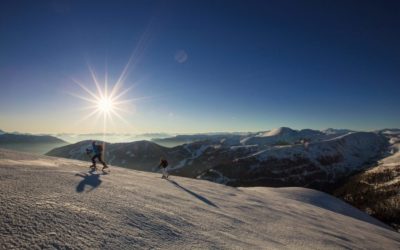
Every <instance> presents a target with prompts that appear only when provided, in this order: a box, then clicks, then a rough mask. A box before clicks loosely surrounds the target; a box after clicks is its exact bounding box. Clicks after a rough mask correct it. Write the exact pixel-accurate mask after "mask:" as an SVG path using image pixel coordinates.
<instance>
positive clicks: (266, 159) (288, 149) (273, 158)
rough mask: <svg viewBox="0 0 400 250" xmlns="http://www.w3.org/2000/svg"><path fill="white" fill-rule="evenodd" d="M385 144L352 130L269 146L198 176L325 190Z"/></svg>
mask: <svg viewBox="0 0 400 250" xmlns="http://www.w3.org/2000/svg"><path fill="white" fill-rule="evenodd" d="M387 144H388V143H387V139H386V138H385V137H383V136H381V135H379V134H376V133H369V132H355V133H350V134H346V135H343V136H340V137H337V138H335V139H331V140H326V141H320V142H313V143H310V144H308V145H289V146H281V147H272V148H269V149H264V150H260V151H258V152H256V153H254V154H251V155H249V156H246V157H241V158H238V159H236V160H234V161H233V162H227V163H224V164H220V165H218V166H215V167H213V168H210V169H208V170H207V171H205V172H204V173H202V174H201V175H200V176H199V178H202V179H206V180H211V181H216V182H220V183H224V184H227V185H233V186H305V187H312V188H316V189H319V190H329V189H330V188H332V187H334V186H335V185H336V184H337V183H338V182H339V181H341V180H343V179H344V178H346V177H348V176H350V175H351V174H353V173H355V172H357V171H360V170H362V169H363V168H365V167H367V166H368V165H369V164H371V163H372V162H373V161H376V160H377V159H379V158H380V157H381V156H382V154H383V152H384V151H385V149H386V147H387Z"/></svg>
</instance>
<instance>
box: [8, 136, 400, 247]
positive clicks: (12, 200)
mask: <svg viewBox="0 0 400 250" xmlns="http://www.w3.org/2000/svg"><path fill="white" fill-rule="evenodd" d="M81 146H83V145H81ZM137 146H138V147H146V148H148V149H150V148H152V147H153V146H154V145H152V144H148V143H142V144H137ZM131 147H132V146H131ZM196 148H197V150H195V149H194V148H193V149H189V150H195V151H193V152H198V153H200V151H199V150H200V148H201V146H200V148H198V147H197V146H196ZM201 150H204V148H202V149H201ZM132 153H133V152H132ZM204 153H205V151H204V152H203V154H204ZM193 156H197V155H191V157H193ZM0 178H1V181H0V190H1V192H0V200H1V206H0V217H1V220H0V236H1V237H0V246H1V247H0V248H4V249H36V248H37V249H50V248H51V249H53V248H55V249H193V248H194V249H282V248H284V249H344V248H345V249H399V248H400V235H399V234H398V233H397V232H395V231H393V230H391V229H390V228H389V227H388V226H386V225H385V224H383V223H381V222H379V221H377V220H376V219H374V218H372V217H370V216H368V215H367V214H366V213H363V212H361V211H359V210H357V209H355V208H353V207H351V206H350V205H348V204H346V203H344V202H343V201H341V200H339V199H336V198H334V197H332V196H330V195H328V194H324V193H322V192H318V191H315V190H310V189H305V188H263V187H253V188H233V187H228V186H224V185H219V184H217V183H212V182H208V181H202V180H195V179H188V178H182V177H176V176H173V177H172V179H170V180H163V179H161V178H160V175H159V174H154V173H149V172H140V171H131V170H128V169H123V168H119V167H114V166H111V174H107V175H103V174H99V173H96V172H93V173H88V172H87V163H86V162H81V161H76V160H69V159H62V158H55V157H44V156H38V155H31V154H25V153H19V152H11V151H6V150H0Z"/></svg>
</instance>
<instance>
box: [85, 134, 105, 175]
mask: <svg viewBox="0 0 400 250" xmlns="http://www.w3.org/2000/svg"><path fill="white" fill-rule="evenodd" d="M86 153H88V154H89V153H93V157H92V163H93V164H92V166H90V168H91V169H93V170H96V158H97V159H98V160H99V162H100V163H101V164H103V168H102V169H101V170H102V171H103V172H104V170H105V169H107V168H108V166H107V164H106V163H105V162H104V161H103V156H102V154H103V146H102V145H96V142H95V141H93V142H92V149H86Z"/></svg>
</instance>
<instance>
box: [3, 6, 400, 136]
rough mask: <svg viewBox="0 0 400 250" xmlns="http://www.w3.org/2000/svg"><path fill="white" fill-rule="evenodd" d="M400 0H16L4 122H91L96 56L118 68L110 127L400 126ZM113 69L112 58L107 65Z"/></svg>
mask: <svg viewBox="0 0 400 250" xmlns="http://www.w3.org/2000/svg"><path fill="white" fill-rule="evenodd" d="M399 13H400V3H398V2H396V1H371V2H369V1H150V0H146V1H64V0H60V1H57V0H54V1H2V2H1V3H0V35H1V39H0V55H1V56H0V128H1V129H3V130H8V131H15V130H18V131H22V132H32V133H55V132H73V133H90V132H99V131H101V130H102V129H103V123H102V121H101V120H100V121H99V120H96V119H94V118H91V119H88V120H82V118H83V117H85V115H87V113H88V112H89V111H88V110H82V108H85V107H87V106H88V103H87V102H85V101H83V100H81V99H77V98H75V97H73V96H71V95H70V94H69V93H71V92H72V93H77V94H82V95H83V94H84V93H83V91H82V89H80V88H79V86H78V85H77V84H75V83H74V82H73V81H72V80H71V79H72V78H74V79H77V80H79V81H81V82H83V83H84V84H85V86H88V87H89V88H90V89H92V90H93V91H94V90H95V85H94V84H93V82H92V81H91V78H90V75H89V70H88V65H90V66H92V67H93V68H94V69H95V71H96V74H97V75H98V76H99V78H101V79H102V78H103V75H104V73H105V71H107V72H108V75H109V82H111V83H112V82H115V81H117V79H118V77H119V75H120V73H121V71H122V70H123V68H124V66H125V65H126V64H127V62H128V61H129V59H130V58H132V62H131V64H130V67H129V74H128V76H127V79H126V81H125V82H124V88H128V87H130V86H132V85H134V88H133V89H132V90H131V91H129V92H128V93H127V94H126V95H125V96H124V98H125V99H131V98H141V97H145V98H144V99H141V100H137V101H135V102H133V103H131V104H129V105H125V106H124V108H125V109H126V110H128V111H129V113H125V112H123V113H121V115H122V116H123V118H124V120H125V122H122V121H120V120H119V119H116V118H115V117H114V118H113V119H110V121H108V125H107V131H108V132H131V133H143V132H174V133H179V132H181V133H194V132H210V131H257V130H266V129H270V128H273V127H279V126H289V127H292V128H317V129H322V128H327V127H336V128H350V129H359V130H371V129H378V128H385V127H400V110H399V105H398V104H399V102H398V93H399V91H400V84H399V80H400V73H399V72H400V70H399V68H400V46H399V44H400V30H399V27H400V19H399V18H398V14H399ZM106 69H107V70H106Z"/></svg>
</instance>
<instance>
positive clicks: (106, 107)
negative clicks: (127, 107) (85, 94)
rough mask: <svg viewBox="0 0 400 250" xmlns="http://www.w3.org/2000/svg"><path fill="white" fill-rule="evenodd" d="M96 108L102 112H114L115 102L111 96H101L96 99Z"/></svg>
mask: <svg viewBox="0 0 400 250" xmlns="http://www.w3.org/2000/svg"><path fill="white" fill-rule="evenodd" d="M97 109H98V110H99V111H100V112H103V113H110V112H115V103H114V101H113V100H112V99H111V98H109V97H103V98H100V99H99V100H98V101H97Z"/></svg>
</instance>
